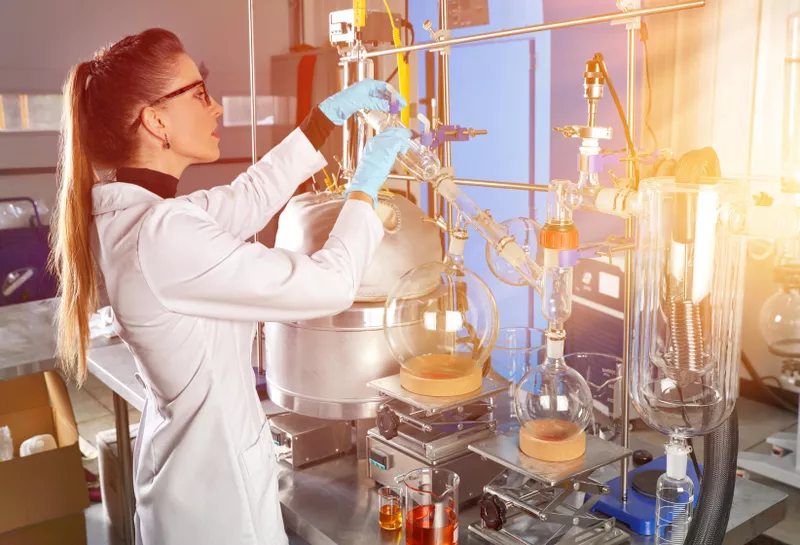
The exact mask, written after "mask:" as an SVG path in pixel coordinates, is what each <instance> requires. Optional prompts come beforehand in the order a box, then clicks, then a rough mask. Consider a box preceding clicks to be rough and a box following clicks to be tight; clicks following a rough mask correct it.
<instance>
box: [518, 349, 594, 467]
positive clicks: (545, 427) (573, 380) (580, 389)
mask: <svg viewBox="0 0 800 545" xmlns="http://www.w3.org/2000/svg"><path fill="white" fill-rule="evenodd" d="M553 344H555V345H556V346H555V347H553V346H552V345H553ZM548 345H549V347H548V349H547V352H548V353H547V355H546V357H545V358H544V360H543V361H542V363H541V364H540V365H537V366H535V367H533V368H532V369H531V370H530V372H528V374H526V375H525V376H524V377H523V379H522V380H521V381H520V383H519V384H518V385H517V387H516V389H515V390H514V407H515V410H516V414H517V419H518V420H519V422H520V425H521V427H520V449H521V450H522V451H523V452H524V453H525V454H527V455H528V456H531V457H532V458H538V459H541V460H548V461H563V460H571V459H574V458H577V457H579V456H581V455H582V454H583V453H584V451H585V449H586V436H585V432H584V430H585V429H586V427H587V426H588V425H589V423H590V422H591V421H592V393H591V391H590V390H589V385H588V384H587V383H586V380H584V378H583V377H582V376H581V375H580V373H578V372H577V371H575V370H574V369H572V368H570V367H569V366H568V365H567V364H566V362H565V360H564V357H563V354H562V353H561V351H560V349H561V348H562V347H563V341H556V342H555V343H554V342H553V341H551V340H548ZM558 345H560V346H558Z"/></svg>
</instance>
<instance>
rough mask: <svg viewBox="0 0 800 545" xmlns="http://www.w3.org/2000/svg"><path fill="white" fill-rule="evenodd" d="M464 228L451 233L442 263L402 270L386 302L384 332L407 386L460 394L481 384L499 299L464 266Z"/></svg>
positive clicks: (427, 391) (424, 391)
mask: <svg viewBox="0 0 800 545" xmlns="http://www.w3.org/2000/svg"><path fill="white" fill-rule="evenodd" d="M465 242H466V232H464V231H455V232H454V233H453V234H452V235H451V237H450V245H449V249H448V253H447V255H446V256H445V259H444V261H443V262H438V261H437V262H430V263H426V264H424V265H421V266H419V267H416V268H414V269H412V270H410V271H409V272H407V273H406V274H405V275H403V276H402V277H401V278H400V280H398V282H397V284H395V286H394V288H392V290H391V291H390V293H389V297H388V298H387V300H386V305H385V307H384V311H385V312H384V333H385V336H386V340H387V342H388V344H389V348H390V350H391V351H392V354H393V355H394V357H395V358H396V359H397V361H398V362H399V363H400V365H401V370H400V383H401V385H402V386H403V388H405V389H406V390H409V391H411V392H414V393H417V394H421V395H433V396H454V395H462V394H466V393H469V392H472V391H474V390H477V389H478V388H480V387H481V385H482V381H483V375H484V373H483V365H484V363H485V362H486V361H487V360H488V358H489V356H490V354H491V351H492V347H493V346H494V343H495V340H496V339H497V331H498V315H497V304H496V303H495V299H494V296H493V295H492V292H491V291H490V290H489V288H488V286H487V285H486V283H485V282H484V281H483V280H481V278H480V277H479V276H478V275H476V274H475V273H473V272H472V271H470V270H469V269H467V268H466V267H464V260H463V257H462V254H461V252H462V251H463V247H464V243H465Z"/></svg>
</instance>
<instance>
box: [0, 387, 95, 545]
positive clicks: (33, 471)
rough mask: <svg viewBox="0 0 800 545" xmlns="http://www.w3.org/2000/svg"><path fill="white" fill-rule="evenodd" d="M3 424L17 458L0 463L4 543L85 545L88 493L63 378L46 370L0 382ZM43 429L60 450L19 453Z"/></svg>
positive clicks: (0, 515) (0, 419)
mask: <svg viewBox="0 0 800 545" xmlns="http://www.w3.org/2000/svg"><path fill="white" fill-rule="evenodd" d="M0 426H8V427H9V428H10V429H11V437H12V439H13V441H14V456H15V458H13V459H12V460H9V461H7V462H0V545H17V544H21V543H25V544H32V543H36V544H39V543H42V544H48V545H49V543H54V544H55V543H56V541H48V539H56V538H57V542H58V543H59V544H60V545H62V544H63V545H67V544H69V545H73V544H75V545H85V543H86V525H85V522H84V516H83V510H84V509H86V508H87V507H88V506H89V495H88V492H87V489H86V478H85V475H84V472H83V465H82V462H81V453H80V449H79V447H78V427H77V425H76V423H75V416H74V414H73V412H72V404H71V403H70V400H69V394H68V393H67V388H66V385H65V384H64V381H63V380H62V379H61V377H60V376H59V375H58V374H57V373H56V372H55V371H47V372H45V373H40V374H37V375H29V376H25V377H21V378H17V379H11V380H6V381H0ZM44 433H49V434H50V435H52V436H53V437H55V439H56V442H57V443H58V448H57V449H55V450H51V451H48V452H42V453H39V454H34V455H33V456H27V457H25V458H19V457H18V456H19V446H20V444H22V442H23V441H25V440H26V439H28V438H30V437H32V436H34V435H39V434H44ZM79 519H80V520H79ZM45 523H46V524H45ZM48 536H50V538H48Z"/></svg>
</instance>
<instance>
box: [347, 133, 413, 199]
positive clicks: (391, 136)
mask: <svg viewBox="0 0 800 545" xmlns="http://www.w3.org/2000/svg"><path fill="white" fill-rule="evenodd" d="M410 139H411V131H410V130H408V129H406V128H405V127H390V128H388V129H386V130H385V131H383V132H382V133H380V134H379V135H377V136H375V137H373V138H371V139H369V140H368V141H367V145H366V146H364V153H363V154H361V160H360V161H359V162H358V167H356V173H355V175H354V176H353V180H352V181H351V182H350V184H349V186H348V187H347V190H346V191H345V192H344V196H345V197H347V195H348V194H349V193H350V192H352V191H361V192H363V193H366V194H367V195H369V196H370V197H372V200H373V201H374V203H375V206H376V207H377V206H378V190H379V189H380V188H381V186H382V185H383V184H384V183H385V182H386V178H387V177H388V176H389V173H390V172H391V171H392V166H394V162H395V160H396V159H397V154H398V153H405V152H407V151H408V146H409V144H410V143H411V140H410Z"/></svg>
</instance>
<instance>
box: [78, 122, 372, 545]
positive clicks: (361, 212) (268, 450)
mask: <svg viewBox="0 0 800 545" xmlns="http://www.w3.org/2000/svg"><path fill="white" fill-rule="evenodd" d="M324 164H325V160H324V158H323V157H322V155H321V154H320V153H318V152H317V151H315V150H314V148H313V146H312V145H311V143H310V142H309V141H308V139H307V138H306V137H305V135H304V134H303V133H302V132H301V131H300V130H299V129H298V130H295V131H294V132H292V133H291V134H290V135H289V136H288V137H287V138H286V139H285V140H284V141H283V142H282V143H280V144H279V145H278V146H277V147H276V148H275V149H273V150H272V151H271V152H270V153H268V154H267V155H266V156H265V157H264V158H263V159H261V161H260V162H259V163H257V164H256V165H255V166H252V167H250V168H249V169H248V170H247V172H245V173H244V174H242V175H240V176H239V177H238V178H237V179H236V180H235V181H234V182H233V183H232V184H230V185H227V186H222V187H218V188H214V189H212V190H210V191H199V192H196V193H193V194H191V195H188V196H185V197H179V198H176V199H167V200H164V199H161V198H160V197H158V196H156V195H154V194H153V193H151V192H149V191H147V190H145V189H143V188H141V187H139V186H136V185H132V184H126V183H122V182H117V183H105V184H98V185H96V186H95V187H94V188H93V191H92V201H93V212H94V231H93V241H92V243H93V249H94V255H95V258H96V261H97V264H98V266H99V269H100V271H101V272H102V279H103V281H104V283H105V289H106V291H107V294H108V298H109V302H110V304H111V306H112V308H113V309H114V312H115V317H116V320H117V322H118V324H119V333H120V337H121V338H122V339H123V340H124V342H125V343H126V344H127V345H128V347H129V348H130V350H131V353H132V354H133V356H134V358H135V359H136V364H137V367H138V371H139V374H140V375H141V377H142V379H143V383H144V385H145V389H146V391H147V401H146V406H145V409H144V413H143V415H142V422H141V424H140V428H139V435H138V439H137V442H136V448H135V452H134V487H135V490H136V502H137V506H136V512H137V520H136V533H137V536H136V537H137V544H139V545H282V544H284V545H285V544H286V543H287V539H286V534H285V532H284V528H283V521H282V518H281V511H280V505H279V502H278V482H277V472H276V469H277V468H276V464H277V462H276V461H275V459H274V457H273V455H272V441H271V436H270V433H269V426H268V425H267V424H266V418H265V416H264V413H263V410H262V409H261V405H260V403H259V400H258V396H257V395H256V391H255V380H254V376H253V371H252V368H251V347H252V345H253V336H254V332H255V322H256V321H282V320H295V319H307V318H311V317H315V316H323V315H328V314H335V313H337V312H340V311H342V310H344V309H345V308H347V307H348V306H350V304H351V303H352V302H353V298H354V296H355V293H356V289H357V288H358V285H359V283H360V281H361V277H362V275H363V274H364V272H365V270H366V268H367V266H368V265H369V263H370V260H371V259H372V256H373V254H374V252H375V250H376V248H377V246H378V244H379V243H380V241H381V239H382V237H383V226H382V224H381V222H380V220H379V219H378V217H377V215H376V214H375V212H374V211H373V209H372V207H371V206H370V205H369V204H367V203H364V202H360V201H355V200H354V201H348V202H347V203H346V204H345V206H344V208H343V209H342V212H341V215H340V216H339V220H338V221H337V223H336V225H335V227H334V228H333V231H332V232H331V236H330V239H329V240H328V242H327V243H326V244H325V246H324V248H323V249H322V250H320V251H319V252H317V253H315V254H314V255H312V256H305V255H299V254H293V253H290V252H287V251H283V250H272V249H268V248H266V247H264V246H262V245H260V244H252V243H249V242H246V239H247V238H248V237H251V236H252V235H253V234H254V233H256V232H258V231H260V230H261V229H263V228H264V226H265V225H266V224H267V222H268V221H269V219H270V218H271V217H272V216H273V215H274V214H275V213H276V212H277V211H278V210H279V209H280V208H281V206H282V205H283V204H284V203H285V202H286V201H287V200H288V198H289V197H290V196H291V195H292V194H293V192H294V190H295V189H296V188H297V186H298V185H299V184H300V183H301V182H302V181H303V180H305V179H307V178H308V177H309V176H310V175H311V174H312V173H314V172H316V171H317V170H319V169H320V168H321V167H322V166H324ZM297 364H298V365H313V364H319V365H325V362H297Z"/></svg>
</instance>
